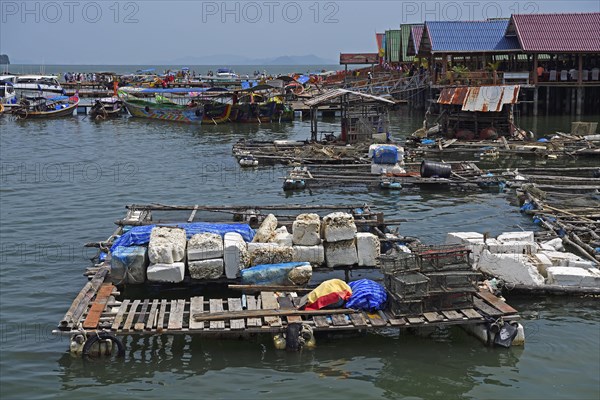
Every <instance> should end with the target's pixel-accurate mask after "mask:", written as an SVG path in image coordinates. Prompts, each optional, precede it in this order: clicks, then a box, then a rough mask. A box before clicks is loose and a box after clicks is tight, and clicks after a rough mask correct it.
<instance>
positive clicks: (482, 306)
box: [473, 297, 502, 317]
mask: <svg viewBox="0 0 600 400" xmlns="http://www.w3.org/2000/svg"><path fill="white" fill-rule="evenodd" d="M473 305H474V306H475V308H476V309H478V310H479V311H481V312H482V313H484V314H486V315H489V316H490V317H499V316H501V315H502V311H500V310H498V309H496V308H494V307H492V306H490V305H489V304H488V303H486V302H485V301H483V300H481V299H480V298H477V297H475V298H474V299H473Z"/></svg>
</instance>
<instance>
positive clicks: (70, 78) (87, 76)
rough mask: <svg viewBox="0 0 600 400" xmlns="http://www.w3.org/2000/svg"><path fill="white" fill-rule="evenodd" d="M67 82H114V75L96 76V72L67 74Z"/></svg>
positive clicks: (65, 76) (65, 77) (64, 75)
mask: <svg viewBox="0 0 600 400" xmlns="http://www.w3.org/2000/svg"><path fill="white" fill-rule="evenodd" d="M63 78H64V80H65V82H112V80H113V77H112V75H108V74H107V75H105V74H96V73H95V72H87V73H85V72H65V73H64V74H63Z"/></svg>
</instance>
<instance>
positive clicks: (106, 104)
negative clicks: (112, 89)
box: [90, 96, 123, 119]
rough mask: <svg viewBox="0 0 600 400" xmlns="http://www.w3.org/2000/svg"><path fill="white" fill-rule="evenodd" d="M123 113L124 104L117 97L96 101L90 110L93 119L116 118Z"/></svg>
mask: <svg viewBox="0 0 600 400" xmlns="http://www.w3.org/2000/svg"><path fill="white" fill-rule="evenodd" d="M122 113H123V102H122V101H121V100H120V99H119V98H118V97H116V96H113V97H105V98H102V99H98V100H96V102H95V103H94V105H93V106H92V108H91V109H90V117H92V118H93V119H106V118H115V117H118V116H120V115H121V114H122Z"/></svg>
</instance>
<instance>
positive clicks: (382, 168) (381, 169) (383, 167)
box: [371, 162, 406, 175]
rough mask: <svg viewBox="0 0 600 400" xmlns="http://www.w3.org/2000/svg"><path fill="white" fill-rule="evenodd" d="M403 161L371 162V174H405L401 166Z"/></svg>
mask: <svg viewBox="0 0 600 400" xmlns="http://www.w3.org/2000/svg"><path fill="white" fill-rule="evenodd" d="M403 165H404V162H400V163H396V164H375V163H373V164H371V175H383V174H392V175H393V174H405V173H406V170H405V169H404V168H403V167H402V166H403Z"/></svg>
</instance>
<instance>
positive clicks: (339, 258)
mask: <svg viewBox="0 0 600 400" xmlns="http://www.w3.org/2000/svg"><path fill="white" fill-rule="evenodd" d="M325 261H326V262H327V266H328V267H329V268H333V267H341V266H351V265H354V264H357V263H358V253H357V251H356V244H355V240H354V239H352V240H344V241H339V242H325Z"/></svg>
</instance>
